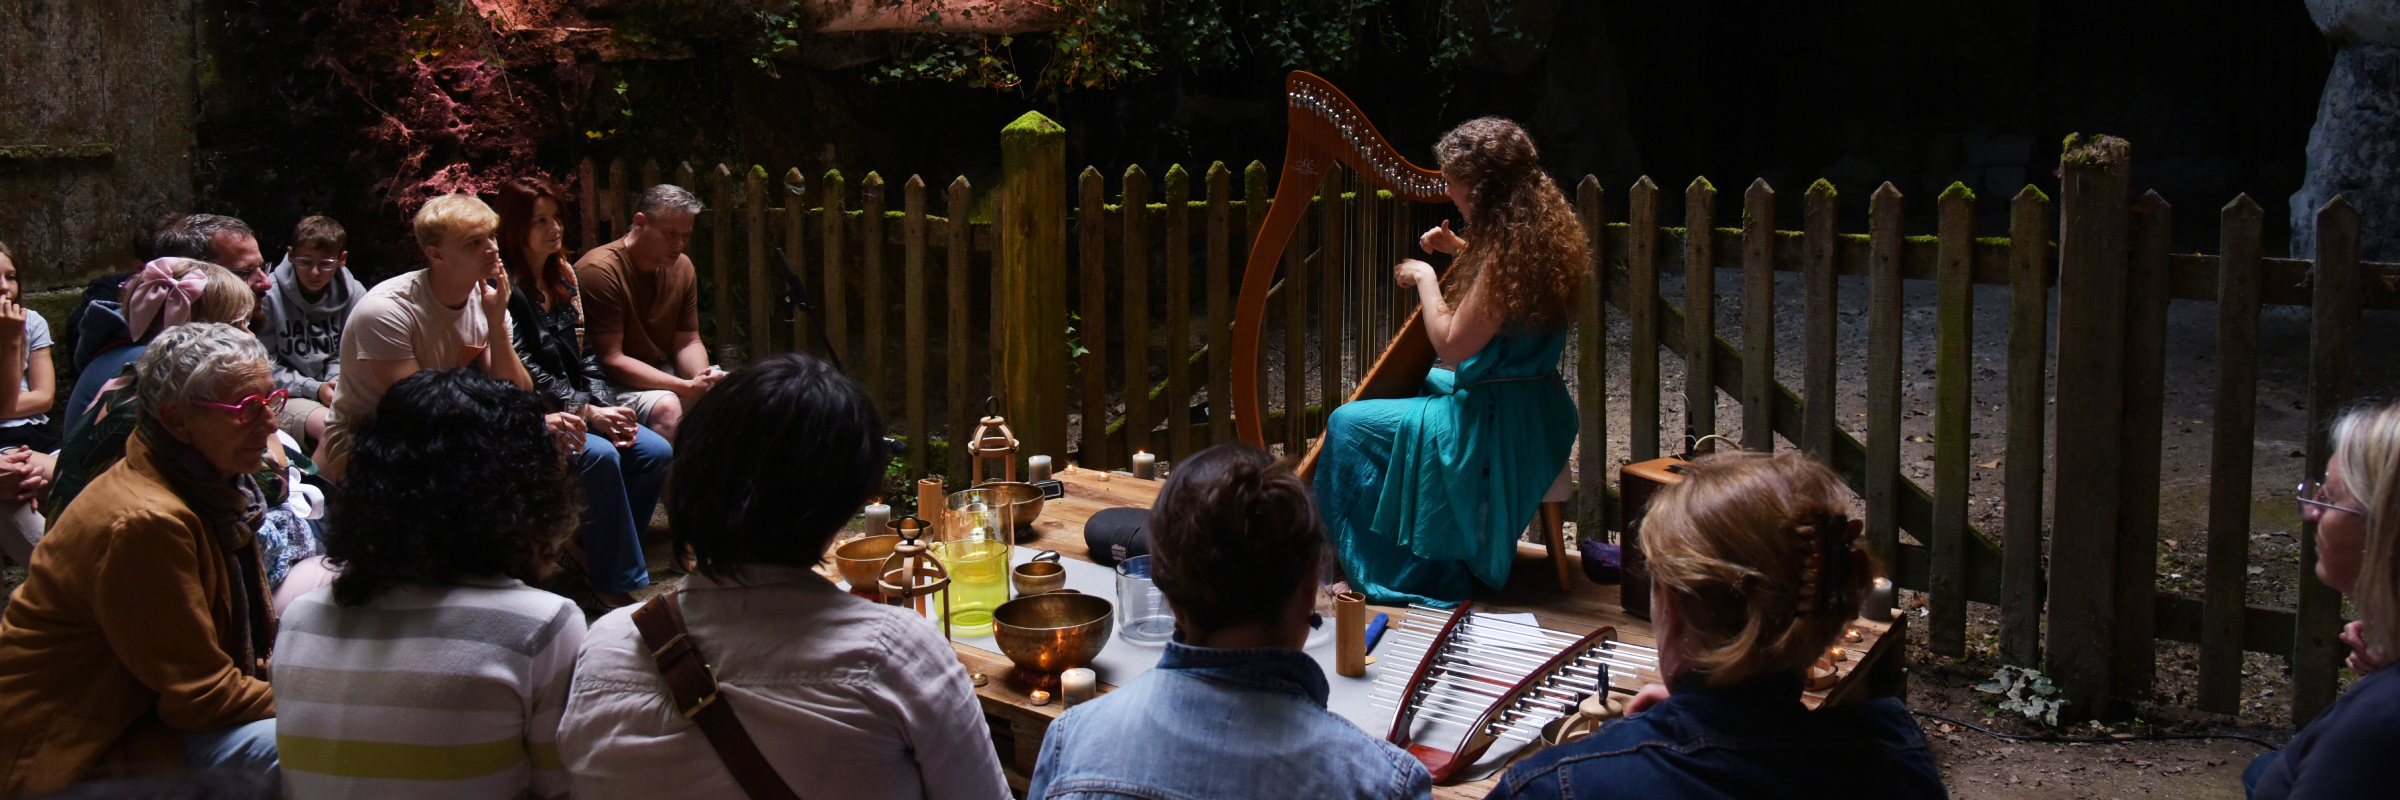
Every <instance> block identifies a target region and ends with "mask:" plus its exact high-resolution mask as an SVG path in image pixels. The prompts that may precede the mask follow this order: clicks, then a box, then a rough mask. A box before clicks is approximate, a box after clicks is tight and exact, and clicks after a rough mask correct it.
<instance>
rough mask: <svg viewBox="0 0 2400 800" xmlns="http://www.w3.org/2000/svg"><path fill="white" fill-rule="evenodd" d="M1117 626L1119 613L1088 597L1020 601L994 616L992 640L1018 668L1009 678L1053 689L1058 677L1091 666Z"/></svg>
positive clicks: (1003, 606) (1046, 596) (1040, 596)
mask: <svg viewBox="0 0 2400 800" xmlns="http://www.w3.org/2000/svg"><path fill="white" fill-rule="evenodd" d="M1115 627H1116V608H1115V607H1114V606H1113V605H1111V604H1110V603H1109V602H1108V600H1107V599H1105V598H1101V597H1097V596H1093V595H1088V594H1059V593H1053V594H1037V595H1033V596H1030V597H1020V598H1017V599H1015V600H1010V601H1008V602H1006V603H1003V604H1001V605H1000V608H999V609H997V610H995V611H993V612H992V638H993V639H994V640H996V641H998V642H999V644H1000V653H1001V654H1002V655H1006V656H1008V660H1009V661H1011V662H1014V663H1015V664H1016V665H1017V668H1016V671H1015V672H1013V673H1011V675H1010V677H1011V678H1012V679H1014V680H1015V681H1016V682H1018V683H1019V684H1021V685H1026V686H1040V687H1049V686H1053V685H1056V684H1057V683H1058V673H1059V672H1061V671H1063V670H1070V669H1074V668H1076V667H1088V666H1091V664H1092V659H1094V658H1097V657H1099V655H1100V648H1102V647H1105V646H1107V644H1108V636H1109V634H1110V633H1112V632H1114V630H1115Z"/></svg>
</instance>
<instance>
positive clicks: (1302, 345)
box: [1283, 170, 1331, 454]
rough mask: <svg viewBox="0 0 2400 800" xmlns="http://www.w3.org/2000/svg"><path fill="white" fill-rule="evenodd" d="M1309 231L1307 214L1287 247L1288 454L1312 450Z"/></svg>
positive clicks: (1311, 247)
mask: <svg viewBox="0 0 2400 800" xmlns="http://www.w3.org/2000/svg"><path fill="white" fill-rule="evenodd" d="M1327 171H1328V172H1330V171H1331V170H1327ZM1302 191H1307V190H1305V189H1303V190H1302ZM1312 199H1313V198H1312ZM1311 205H1312V206H1313V203H1312V204H1311ZM1309 233H1310V231H1309V229H1308V217H1307V216H1306V214H1305V213H1303V215H1302V216H1301V217H1300V224H1299V225H1298V226H1296V227H1294V228H1292V238H1291V241H1290V242H1289V243H1287V244H1285V245H1284V248H1283V410H1284V419H1285V420H1287V421H1288V423H1289V424H1286V425H1285V426H1284V428H1283V435H1284V439H1283V452H1284V453H1286V454H1298V453H1304V452H1307V450H1308V439H1309V426H1308V422H1307V421H1306V419H1305V415H1304V414H1302V413H1301V409H1305V408H1308V407H1309V402H1308V295H1309V287H1308V285H1309V283H1310V282H1311V281H1310V280H1309V278H1310V275H1309V271H1310V270H1309V265H1310V259H1309V256H1308V254H1309V253H1310V252H1311V251H1313V250H1314V249H1316V244H1317V240H1316V239H1315V238H1314V237H1311V236H1310V235H1309Z"/></svg>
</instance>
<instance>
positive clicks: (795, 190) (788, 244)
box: [776, 167, 817, 353]
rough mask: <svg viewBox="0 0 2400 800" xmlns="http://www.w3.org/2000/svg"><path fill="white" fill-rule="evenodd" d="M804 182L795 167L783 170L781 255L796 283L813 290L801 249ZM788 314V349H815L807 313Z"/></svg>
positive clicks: (805, 203)
mask: <svg viewBox="0 0 2400 800" xmlns="http://www.w3.org/2000/svg"><path fill="white" fill-rule="evenodd" d="M807 185H808V176H806V175H802V174H801V173H800V168H799V167H792V168H791V169H789V170H786V171H784V173H783V188H784V194H783V258H784V260H786V261H790V262H791V264H792V272H793V273H794V274H795V275H797V276H799V278H800V283H801V284H802V285H804V286H807V287H810V288H811V290H812V291H813V290H814V288H815V287H816V285H817V283H816V281H813V280H809V275H808V251H807V250H805V249H803V248H802V245H805V244H807V243H808V241H807V236H806V235H805V232H806V230H807V228H808V195H807V194H806V193H805V189H804V188H802V187H805V186H807ZM782 266H783V265H782V264H777V265H776V267H777V268H779V269H780V268H781V267H782ZM810 302H812V303H813V302H815V298H813V297H812V298H810ZM791 314H792V322H791V325H792V340H791V341H792V352H794V353H806V352H810V351H812V350H815V349H816V343H815V341H814V340H813V339H812V337H813V336H814V335H815V330H814V329H813V328H810V327H809V323H808V314H809V312H807V311H804V310H801V309H798V308H794V309H792V310H791Z"/></svg>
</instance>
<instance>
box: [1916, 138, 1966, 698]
mask: <svg viewBox="0 0 2400 800" xmlns="http://www.w3.org/2000/svg"><path fill="white" fill-rule="evenodd" d="M1935 208H1936V214H1937V216H1936V230H1938V231H1939V234H1938V238H1939V240H1940V243H1941V254H1942V261H1941V271H1940V273H1939V275H1940V279H1939V283H1940V286H1939V287H1938V288H1937V289H1936V300H1935V303H1936V311H1935V314H1936V319H1935V321H1934V327H1935V335H1934V367H1933V373H1934V401H1933V413H1934V420H1933V487H1934V494H1933V538H1932V540H1930V541H1927V542H1926V543H1925V544H1926V545H1927V546H1928V547H1930V548H1931V549H1932V551H1933V564H1932V567H1933V574H1932V575H1931V576H1930V577H1929V578H1928V580H1927V581H1926V583H1927V584H1929V585H1930V586H1932V588H1933V591H1932V592H1931V594H1932V597H1931V598H1930V606H1931V608H1930V610H1929V611H1928V612H1927V620H1926V626H1925V636H1926V642H1927V645H1928V648H1929V649H1931V650H1932V651H1933V652H1935V653H1939V654H1941V655H1946V656H1949V657H1951V658H1963V657H1965V656H1966V652H1967V593H1966V588H1967V535H1968V534H1967V498H1968V497H1969V496H1970V495H1971V494H1973V490H1972V489H1971V488H1970V487H1969V486H1968V485H1967V482H1968V475H1967V470H1968V468H1969V466H1970V465H1969V464H1968V463H1967V462H1968V461H1969V459H1970V458H1971V453H1970V451H1969V450H1968V448H1967V445H1968V438H1969V437H1970V436H1972V435H1973V434H1974V417H1973V414H1974V413H1975V409H1974V380H1975V379H1974V371H1975V285H1974V283H1973V282H1972V281H1970V280H1969V278H1968V276H1967V269H1968V260H1969V259H1970V258H1972V257H1973V255H1974V251H1973V248H1974V246H1975V193H1974V192H1972V191H1968V190H1967V187H1966V185H1965V184H1962V183H1956V182H1953V183H1951V184H1950V187H1949V188H1948V189H1945V190H1943V191H1942V194H1941V197H1940V198H1939V199H1938V200H1937V201H1936V204H1935Z"/></svg>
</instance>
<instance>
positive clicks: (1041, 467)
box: [1025, 456, 1050, 483]
mask: <svg viewBox="0 0 2400 800" xmlns="http://www.w3.org/2000/svg"><path fill="white" fill-rule="evenodd" d="M1025 479H1026V482H1027V483H1041V482H1042V481H1046V480H1049V479H1050V457H1049V456H1033V457H1031V458H1027V459H1025Z"/></svg>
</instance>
